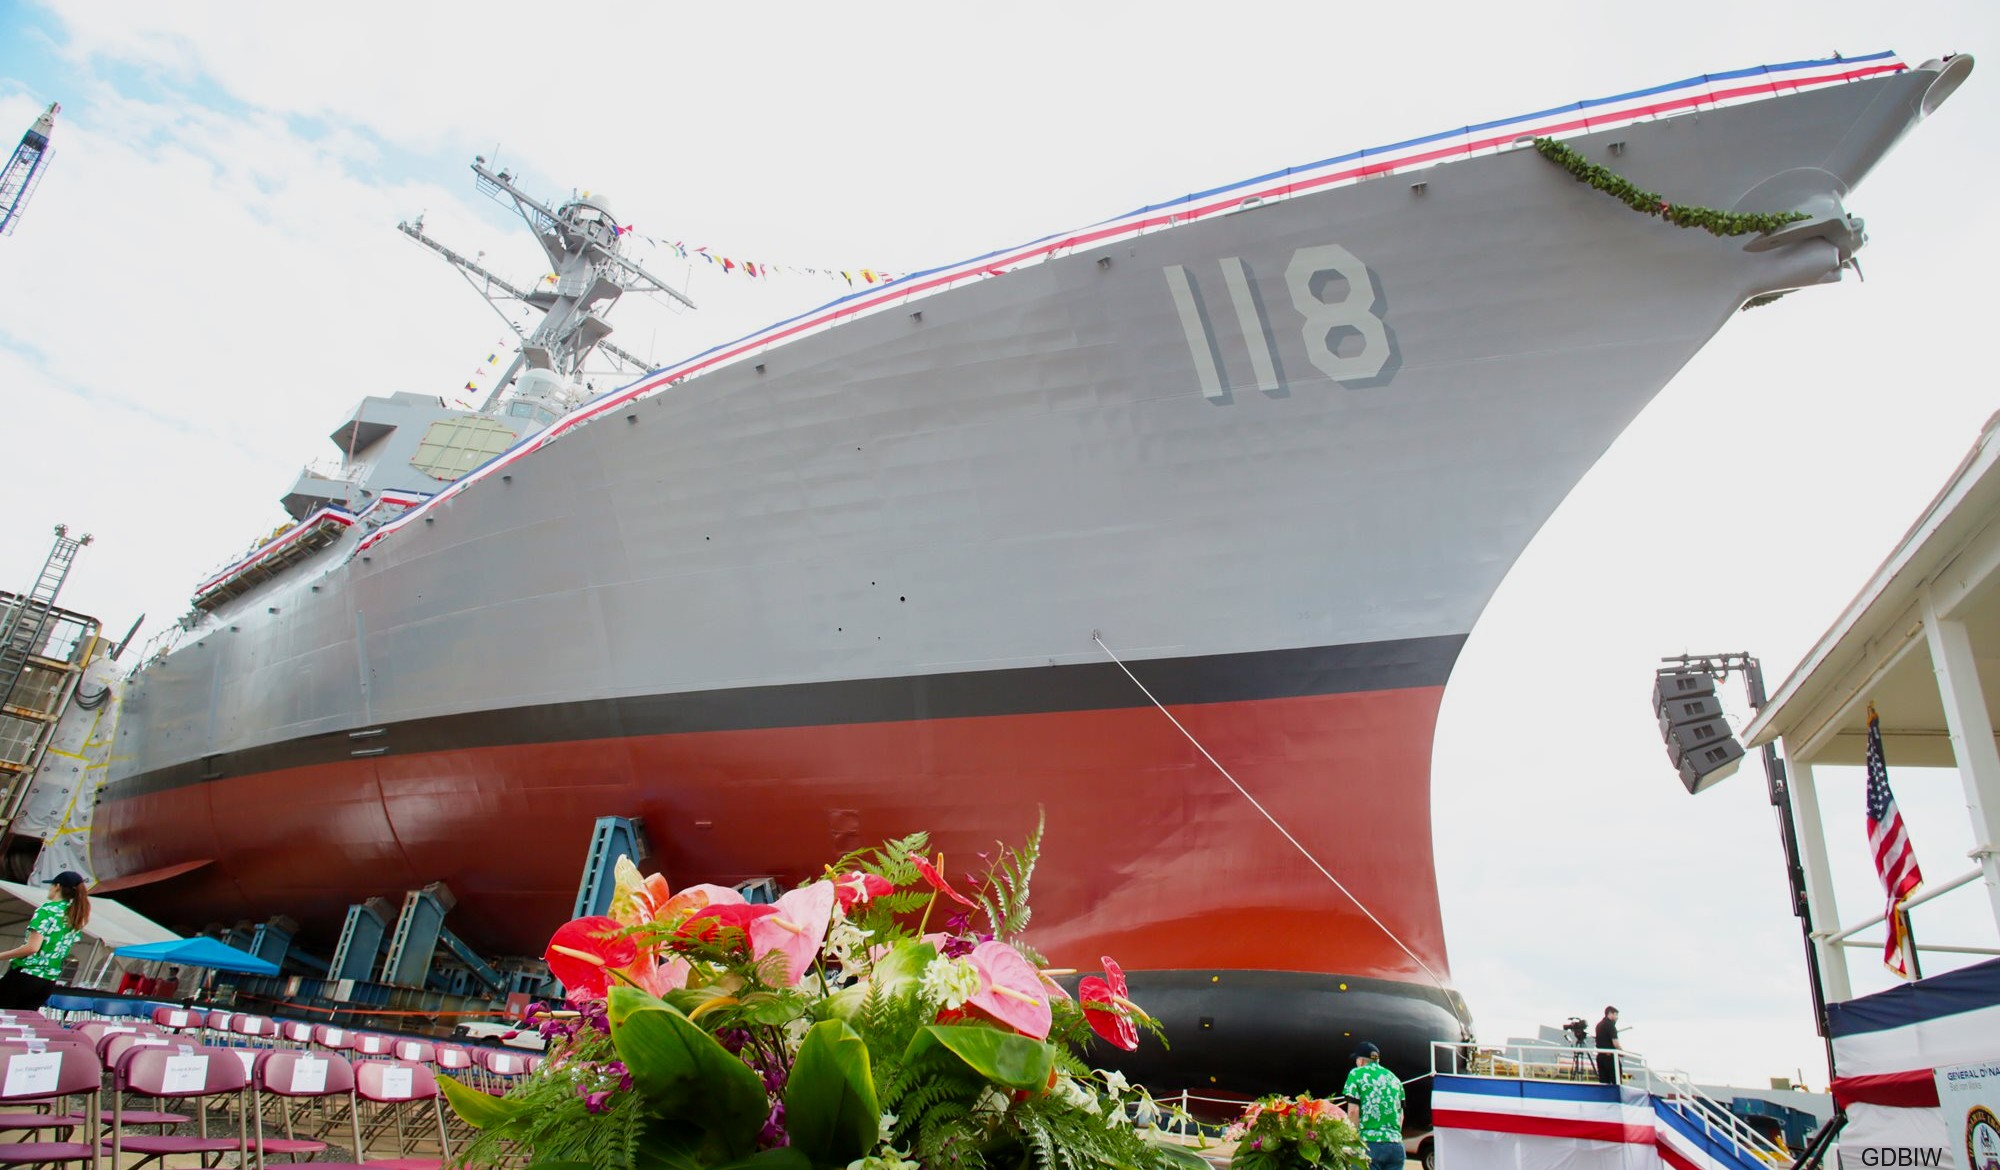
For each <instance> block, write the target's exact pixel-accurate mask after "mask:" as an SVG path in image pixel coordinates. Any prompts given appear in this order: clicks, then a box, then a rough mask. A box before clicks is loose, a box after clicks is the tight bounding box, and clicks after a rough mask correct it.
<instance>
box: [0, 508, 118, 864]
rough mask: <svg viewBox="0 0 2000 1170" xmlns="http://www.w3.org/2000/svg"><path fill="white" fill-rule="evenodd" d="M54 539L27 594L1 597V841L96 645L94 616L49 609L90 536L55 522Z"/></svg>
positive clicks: (2, 594) (96, 632)
mask: <svg viewBox="0 0 2000 1170" xmlns="http://www.w3.org/2000/svg"><path fill="white" fill-rule="evenodd" d="M55 535H56V539H55V545H54V547H53V548H51V549H50V550H49V555H48V559H47V560H45V561H44V562H43V563H42V571H41V573H40V574H39V575H38V576H37V577H36V578H35V584H34V587H33V588H32V589H31V590H29V592H28V593H27V594H25V595H22V594H15V593H0V793H4V795H0V840H4V839H5V838H6V837H9V836H11V835H12V833H11V829H12V826H13V822H14V817H15V815H16V814H17V813H18V812H19V811H20V807H21V801H22V798H23V797H25V796H26V795H27V790H28V780H29V778H31V777H32V776H33V775H34V773H35V769H36V768H37V767H38V766H39V765H40V764H41V762H42V756H43V754H44V753H45V752H47V751H48V747H49V740H50V739H51V738H52V737H53V736H54V734H55V730H56V724H57V723H58V722H59V721H60V720H61V719H62V714H63V711H64V710H65V709H66V708H67V707H68V706H69V702H70V699H71V698H73V697H74V696H75V694H76V689H77V685H78V683H79V682H80V681H81V680H82V678H83V668H84V667H85V666H86V665H87V664H88V663H89V662H90V659H91V656H92V655H93V654H94V653H95V652H96V649H97V644H98V641H99V638H98V623H97V619H96V618H90V617H85V616H83V615H82V614H75V613H70V612H68V611H67V610H61V609H57V608H56V606H55V601H56V597H57V596H58V595H59V594H60V593H61V592H62V587H63V582H64V581H65V580H66V579H67V578H68V577H69V570H70V566H71V565H73V564H74V563H75V562H76V554H77V552H78V551H79V550H81V549H82V548H83V546H84V545H87V544H89V543H90V537H89V536H88V535H85V536H78V537H72V536H71V535H70V534H69V529H68V528H67V527H66V526H64V525H61V524H58V525H56V529H55Z"/></svg>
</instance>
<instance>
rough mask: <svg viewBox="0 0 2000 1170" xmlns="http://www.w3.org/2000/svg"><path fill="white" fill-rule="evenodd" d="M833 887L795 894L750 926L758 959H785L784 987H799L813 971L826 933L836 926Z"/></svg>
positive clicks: (815, 885) (818, 886)
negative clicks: (777, 954)
mask: <svg viewBox="0 0 2000 1170" xmlns="http://www.w3.org/2000/svg"><path fill="white" fill-rule="evenodd" d="M835 897H836V895H835V893H834V888H833V883H832V882H829V881H817V882H814V883H813V884H812V885H809V886H807V887H805V888H804V889H802V890H793V891H791V892H790V893H788V894H785V895H784V896H783V897H781V898H779V899H778V900H777V902H776V903H775V904H774V905H773V907H772V908H773V910H774V911H776V912H775V913H772V914H768V915H765V916H764V917H762V918H759V919H757V920H756V921H755V922H752V923H751V924H750V953H751V954H753V955H755V956H757V957H758V958H759V959H761V958H763V957H764V956H765V955H768V954H770V953H771V952H772V951H778V952H780V953H781V954H783V955H784V956H785V983H786V985H787V986H792V987H796V986H798V982H799V980H801V979H804V978H805V977H806V973H807V972H808V971H811V970H812V963H813V959H814V958H815V957H816V956H818V954H819V948H820V944H822V943H824V942H825V941H826V930H827V927H828V926H831V925H832V924H833V903H834V900H835Z"/></svg>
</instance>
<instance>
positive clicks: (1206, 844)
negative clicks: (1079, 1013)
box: [97, 687, 1448, 984]
mask: <svg viewBox="0 0 2000 1170" xmlns="http://www.w3.org/2000/svg"><path fill="white" fill-rule="evenodd" d="M1442 694H1443V688H1442V687H1413V688H1406V689H1397V690H1387V691H1372V692H1348V693H1340V694H1327V695H1312V696H1304V697H1296V698H1276V699H1260V700H1253V701H1244V702H1228V703H1207V704H1195V705H1188V706H1183V707H1179V708H1176V709H1175V714H1176V715H1177V716H1178V717H1179V718H1180V719H1181V720H1182V721H1183V722H1184V723H1185V724H1186V725H1187V727H1188V730H1189V731H1191V732H1192V733H1193V734H1194V735H1196V736H1197V737H1199V738H1200V739H1201V740H1202V742H1203V743H1204V744H1206V745H1207V746H1208V748H1209V750H1210V751H1212V752H1213V753H1214V754H1215V756H1216V758H1217V759H1219V760H1221V761H1222V762H1223V763H1224V764H1225V765H1226V766H1227V767H1229V768H1230V770H1231V771H1232V772H1234V773H1235V775H1236V777H1237V779H1239V780H1240V781H1241V782H1242V783H1243V784H1244V785H1245V786H1246V787H1247V788H1248V789H1249V790H1250V791H1251V792H1253V793H1255V794H1256V795H1257V797H1258V799H1259V800H1261V801H1262V802H1263V803H1264V804H1265V805H1266V806H1267V807H1268V808H1269V809H1270V810H1271V811H1272V812H1273V813H1274V814H1275V815H1277V816H1278V817H1279V818H1280V819H1281V820H1283V821H1284V822H1285V825H1286V827H1287V828H1289V829H1290V830H1291V831H1292V833H1293V834H1294V835H1296V836H1297V837H1298V838H1299V840H1301V841H1302V842H1304V843H1305V844H1306V846H1307V847H1308V848H1310V849H1311V850H1312V851H1313V852H1314V853H1315V854H1316V855H1317V856H1318V857H1319V858H1320V859H1321V860H1322V861H1323V862H1324V863H1325V864H1326V865H1327V867H1328V868H1330V869H1331V870H1332V871H1333V872H1334V873H1335V874H1337V875H1339V877H1340V878H1341V880H1342V881H1343V882H1344V883H1346V885H1347V886H1348V888H1349V889H1351V890H1352V891H1353V892H1354V893H1355V895H1356V896H1358V897H1359V898H1361V899H1362V900H1363V901H1365V902H1366V903H1367V904H1368V906H1369V908H1370V909H1371V910H1373V911H1374V912H1375V914H1376V915H1377V916H1379V917H1380V918H1381V919H1382V920H1383V921H1384V922H1386V923H1387V924H1389V926H1390V927H1391V928H1393V929H1394V930H1395V931H1396V932H1397V933H1398V934H1399V935H1400V936H1401V937H1402V938H1403V940H1404V941H1405V942H1406V943H1407V944H1408V945H1409V946H1410V947H1411V948H1412V949H1413V950H1415V951H1416V953H1417V954H1418V955H1421V956H1422V957H1423V960H1424V962H1425V963H1427V964H1429V965H1430V967H1431V968H1432V969H1433V970H1435V971H1437V972H1438V973H1439V974H1440V975H1441V976H1442V975H1444V974H1445V972H1446V971H1447V969H1448V968H1447V962H1446V955H1445V946H1444V937H1443V932H1442V929H1441V926H1440V922H1439V913H1438V900H1437V888H1436V882H1435V878H1434V876H1433V872H1432V856H1431V829H1430V776H1429V765H1430V745H1431V738H1432V732H1433V729H1434V726H1435V723H1436V718H1437V708H1438V703H1439V700H1440V699H1441V697H1442ZM1037 806H1040V807H1043V808H1046V810H1047V812H1048V837H1047V841H1046V847H1045V852H1044V856H1043V860H1042V864H1041V868H1040V869H1039V870H1038V871H1037V873H1036V876H1035V884H1034V900H1035V908H1036V914H1035V921H1034V925H1033V927H1032V928H1031V930H1030V934H1029V937H1030V939H1031V941H1033V942H1034V943H1035V944H1036V945H1037V946H1038V947H1040V948H1041V949H1042V950H1043V951H1044V952H1046V953H1047V954H1048V955H1049V956H1050V957H1051V959H1052V960H1054V961H1055V962H1056V963H1058V964H1059V965H1063V966H1075V967H1083V968H1089V967H1092V966H1094V965H1095V964H1096V962H1097V960H1098V957H1099V956H1100V955H1111V956H1113V957H1115V958H1116V959H1118V960H1119V961H1120V962H1121V963H1123V964H1124V965H1125V966H1126V967H1127V968H1128V969H1133V970H1161V971H1168V970H1190V969H1220V970H1231V969H1234V970H1266V971H1291V972H1339V973H1344V974H1350V975H1357V976H1366V977H1375V978H1382V979H1390V980H1397V981H1416V982H1422V983H1426V984H1427V983H1428V980H1427V979H1426V978H1425V977H1424V976H1423V973H1422V971H1421V970H1420V969H1419V968H1418V967H1417V965H1416V964H1415V963H1413V962H1412V961H1411V960H1410V958H1409V956H1408V955H1406V954H1404V953H1403V952H1402V950H1401V949H1399V948H1398V947H1397V946H1396V944H1395V943H1394V942H1392V941H1391V940H1390V939H1389V938H1388V937H1386V936H1385V935H1384V934H1383V932H1382V931H1381V930H1379V929H1377V928H1376V927H1375V926H1374V925H1373V924H1371V923H1370V922H1369V921H1368V920H1367V919H1366V918H1365V917H1364V916H1363V915H1362V914H1361V913H1360V911H1359V910H1357V909H1356V908H1355V906H1354V905H1353V903H1352V902H1350V901H1348V899H1347V898H1345V897H1343V896H1342V895H1341V894H1340V892H1339V891H1338V890H1336V889H1334V888H1333V886H1332V885H1331V884H1330V883H1328V882H1327V880H1326V879H1325V878H1324V877H1322V876H1321V875H1320V874H1319V873H1318V872H1316V871H1315V870H1314V869H1313V868H1312V867H1311V865H1310V864H1309V863H1308V862H1307V861H1306V860H1305V859H1304V858H1302V857H1300V856H1299V855H1298V853H1297V852H1296V851H1295V850H1294V849H1293V848H1292V847H1291V846H1290V845H1289V844H1287V843H1286V842H1285V840H1284V838H1283V837H1282V836H1280V835H1279V833H1278V831H1277V830H1276V829H1274V828H1272V827H1271V825H1270V824H1269V823H1267V822H1266V821H1265V820H1264V819H1263V818H1262V817H1260V816H1259V815H1258V813H1257V811H1256V810H1255V809H1254V808H1252V807H1251V806H1250V804H1249V802H1248V801H1246V800H1244V799H1243V797H1242V796H1241V795H1239V794H1238V793H1237V792H1236V791H1235V790H1234V789H1232V788H1231V787H1230V786H1229V783H1228V781H1227V780H1225V779H1224V778H1223V777H1222V776H1221V775H1219V774H1218V773H1217V772H1216V770H1215V769H1214V768H1213V767H1212V766H1211V765H1210V764H1209V763H1208V762H1207V761H1205V760H1203V759H1202V758H1201V756H1200V754H1199V753H1198V752H1196V751H1195V749H1194V748H1193V747H1192V746H1191V745H1190V744H1189V743H1188V742H1187V741H1186V740H1185V739H1184V738H1182V737H1181V735H1180V734H1179V733H1178V732H1176V731H1175V730H1174V728H1173V727H1172V725H1171V724H1169V723H1168V722H1167V720H1166V719H1165V717H1163V716H1162V715H1161V714H1160V713H1159V712H1158V711H1157V710H1154V709H1152V708H1150V707H1142V708H1128V709H1117V710H1090V711H1072V712H1058V713H1051V714H1021V715H1004V716H989V717H977V718H954V719H930V720H920V721H909V722H889V723H862V724H848V725H841V726H819V727H786V728H772V729H759V730H751V731H711V732H690V733H684V734H666V735H645V736H634V737H628V738H618V739H595V740H588V741H581V742H566V743H537V744H517V745H503V746H488V747H476V748H467V749H463V750H452V751H436V752H425V753H421V754H409V755H394V754H391V755H384V756H379V757H375V758H372V759H361V760H351V761H343V762H341V763H338V764H325V765H313V766H306V767H298V768H291V769H286V770H282V771H274V772H266V773H263V774H258V775H250V776H240V777H228V778H225V779H220V780H215V781H209V782H205V783H196V784H188V785H184V786H181V787H176V788H170V789H166V790H164V791H159V792H153V793H148V794H145V795H139V796H133V797H128V798H123V799H115V798H114V799H112V800H110V801H108V802H107V803H106V804H105V805H104V806H103V807H102V808H101V809H100V810H99V811H98V814H97V818H98V824H99V833H98V845H97V848H98V851H99V852H98V858H97V860H98V863H99V866H100V868H101V869H102V870H103V871H105V872H108V873H136V872H140V871H143V870H150V869H155V868H159V867H163V866H168V865H172V864H175V863H177V862H186V861H190V860H195V859H198V858H203V857H209V858H214V859H215V864H213V865H209V866H204V867H202V868H200V869H197V870H195V871H193V872H191V873H188V874H186V875H185V876H182V877H179V878H175V879H173V880H171V881H167V882H164V883H161V884H159V885H157V886H152V887H142V888H137V889H133V890H130V891H127V893H126V894H124V895H121V896H122V897H125V898H127V899H128V900H130V901H131V902H132V903H134V904H135V905H136V906H137V907H138V908H140V909H141V910H143V911H145V912H147V913H149V914H152V915H154V916H156V917H159V918H161V919H163V920H165V921H167V922H170V923H177V924H181V925H186V926H193V927H199V926H202V925H205V924H207V923H211V922H235V921H239V920H243V919H261V918H263V917H265V916H268V915H271V914H275V913H285V914H289V915H291V916H293V917H294V918H297V919H299V920H300V922H301V923H302V924H303V925H304V927H305V929H306V931H307V933H308V938H307V940H306V941H307V942H308V943H309V944H317V946H318V948H319V949H321V951H322V953H324V951H326V950H330V949H331V945H332V942H333V938H334V934H335V932H336V931H337V930H338V927H339V924H340V922H341V919H342V916H343V915H344V912H345V909H346V907H347V906H348V905H349V904H350V903H354V902H358V901H360V900H362V899H363V898H366V897H369V896H373V895H384V896H388V897H390V898H391V899H392V900H394V899H396V898H398V897H399V895H400V894H401V893H402V892H403V891H405V890H408V889H414V888H416V887H419V886H422V885H424V884H427V883H429V882H433V881H440V880H441V881H444V882H446V883H448V884H449V885H450V887H451V889H452V891H453V892H454V893H455V894H456V895H457V896H458V899H459V905H458V908H457V909H455V910H454V911H453V912H452V915H451V919H450V921H451V924H452V926H453V928H454V929H455V930H456V931H458V933H459V934H460V935H461V936H463V937H464V938H466V939H467V940H468V941H469V942H471V943H473V945H475V946H477V947H480V948H483V949H485V950H487V951H488V952H490V953H496V954H537V953H539V952H540V951H541V949H542V946H543V945H544V943H545V942H546V941H547V939H548V936H549V933H550V932H551V931H552V930H553V929H554V928H555V927H556V926H557V925H559V924H560V923H562V922H563V921H564V920H565V919H567V918H568V916H569V914H570V911H571V908H572V905H573V903H574V900H575V897H576V888H577V882H578V879H579V876H580V871H581V867H582V864H583V858H584V851H585V846H586V843H587V842H588V840H589V835H590V831H591V827H592V823H593V821H594V820H595V818H597V817H599V816H605V815H625V816H642V817H643V818H644V819H645V824H646V828H647V831H648V833H649V835H650V837H651V841H652V846H653V850H654V857H653V858H652V859H651V866H652V867H654V868H658V869H660V870H662V871H663V872H665V873H666V874H667V875H668V877H669V879H670V880H671V881H672V882H673V883H674V884H675V885H676V886H679V885H684V884H688V883H692V882H697V881H711V882H723V883H730V882H736V881H741V880H744V879H749V878H756V877H763V876H772V877H776V878H777V879H778V880H779V881H780V882H781V883H784V884H791V883H793V882H796V881H798V880H800V879H802V878H805V877H807V876H810V875H812V874H814V873H816V872H818V870H819V868H820V867H821V866H823V865H824V864H826V863H827V862H828V861H831V860H832V859H833V858H835V857H836V856H838V855H839V854H840V853H842V852H844V851H845V850H848V849H851V848H854V847H857V846H861V845H866V844H871V843H874V842H877V841H880V840H882V839H884V838H887V837H891V836H896V835H900V834H904V833H908V832H910V831H912V830H915V829H929V830H930V831H931V833H932V834H933V839H934V842H935V847H937V848H941V849H943V850H944V852H945V854H946V862H947V869H948V870H949V872H950V873H951V874H953V875H960V874H965V873H967V872H968V871H974V872H976V871H978V870H979V869H981V868H983V867H982V864H981V860H980V856H981V851H985V850H990V849H991V847H992V845H993V842H994V841H995V840H996V839H997V840H1005V841H1009V842H1013V841H1017V840H1019V839H1020V838H1021V837H1022V835H1023V834H1025V833H1026V832H1027V831H1028V830H1029V829H1031V828H1032V827H1033V825H1034V822H1035V815H1036V808H1037Z"/></svg>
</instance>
